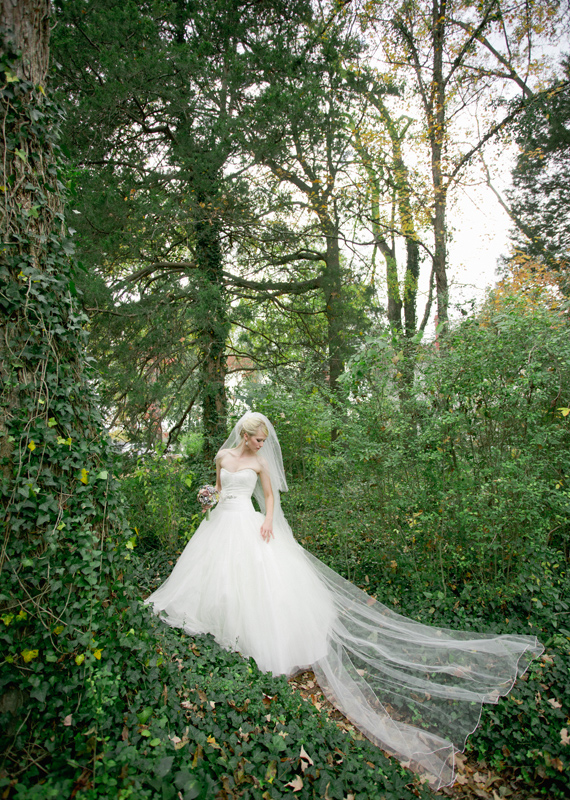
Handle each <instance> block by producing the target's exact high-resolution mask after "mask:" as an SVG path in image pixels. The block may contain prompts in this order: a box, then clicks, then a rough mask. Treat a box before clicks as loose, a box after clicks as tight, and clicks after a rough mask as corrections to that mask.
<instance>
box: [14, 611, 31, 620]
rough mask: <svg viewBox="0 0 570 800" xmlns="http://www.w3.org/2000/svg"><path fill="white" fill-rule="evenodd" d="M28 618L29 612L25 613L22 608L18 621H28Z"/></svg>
mask: <svg viewBox="0 0 570 800" xmlns="http://www.w3.org/2000/svg"><path fill="white" fill-rule="evenodd" d="M27 616H28V613H27V611H24V609H23V608H21V609H20V611H19V612H18V615H17V617H16V619H19V620H23V619H26V617H27Z"/></svg>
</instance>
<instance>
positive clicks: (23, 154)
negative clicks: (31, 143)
mask: <svg viewBox="0 0 570 800" xmlns="http://www.w3.org/2000/svg"><path fill="white" fill-rule="evenodd" d="M14 152H15V153H16V155H17V156H18V157H19V158H21V159H22V161H25V162H26V163H27V161H28V156H27V155H26V154H25V153H24V151H23V150H18V149H17V148H16V150H14Z"/></svg>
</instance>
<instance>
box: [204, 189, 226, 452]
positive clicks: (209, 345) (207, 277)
mask: <svg viewBox="0 0 570 800" xmlns="http://www.w3.org/2000/svg"><path fill="white" fill-rule="evenodd" d="M208 200H210V201H211V197H209V198H208V196H207V195H206V194H205V193H204V194H201V195H200V197H199V203H204V205H205V207H206V211H207V201H208ZM196 262H197V264H198V273H199V275H200V278H199V280H200V297H199V300H198V312H197V313H198V315H199V318H200V324H199V327H200V329H201V335H200V342H199V344H200V356H201V359H202V368H201V382H202V411H203V417H202V427H203V431H204V455H205V457H206V458H207V459H212V458H213V457H214V456H215V454H216V452H217V450H218V448H219V447H220V444H221V442H222V441H223V440H224V439H225V437H226V422H227V397H226V385H225V380H226V371H227V364H226V344H227V340H228V336H229V332H230V323H229V321H228V313H227V297H226V291H225V286H224V279H223V275H222V270H223V263H222V249H221V244H220V230H219V225H218V223H217V222H216V221H215V220H212V219H208V218H207V216H206V218H204V219H202V220H200V221H199V222H198V223H197V225H196Z"/></svg>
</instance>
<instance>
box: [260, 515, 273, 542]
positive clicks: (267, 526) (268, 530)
mask: <svg viewBox="0 0 570 800" xmlns="http://www.w3.org/2000/svg"><path fill="white" fill-rule="evenodd" d="M261 538H262V539H263V540H264V541H266V542H270V541H271V539H274V538H275V537H274V536H273V523H272V521H271V520H270V519H269V520H268V519H267V517H266V518H265V519H264V521H263V525H262V526H261Z"/></svg>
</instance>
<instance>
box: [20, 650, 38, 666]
mask: <svg viewBox="0 0 570 800" xmlns="http://www.w3.org/2000/svg"><path fill="white" fill-rule="evenodd" d="M39 652H40V651H39V650H22V658H23V659H24V661H25V662H26V664H29V662H30V661H31V660H32V659H34V658H37V657H38V655H39Z"/></svg>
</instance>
